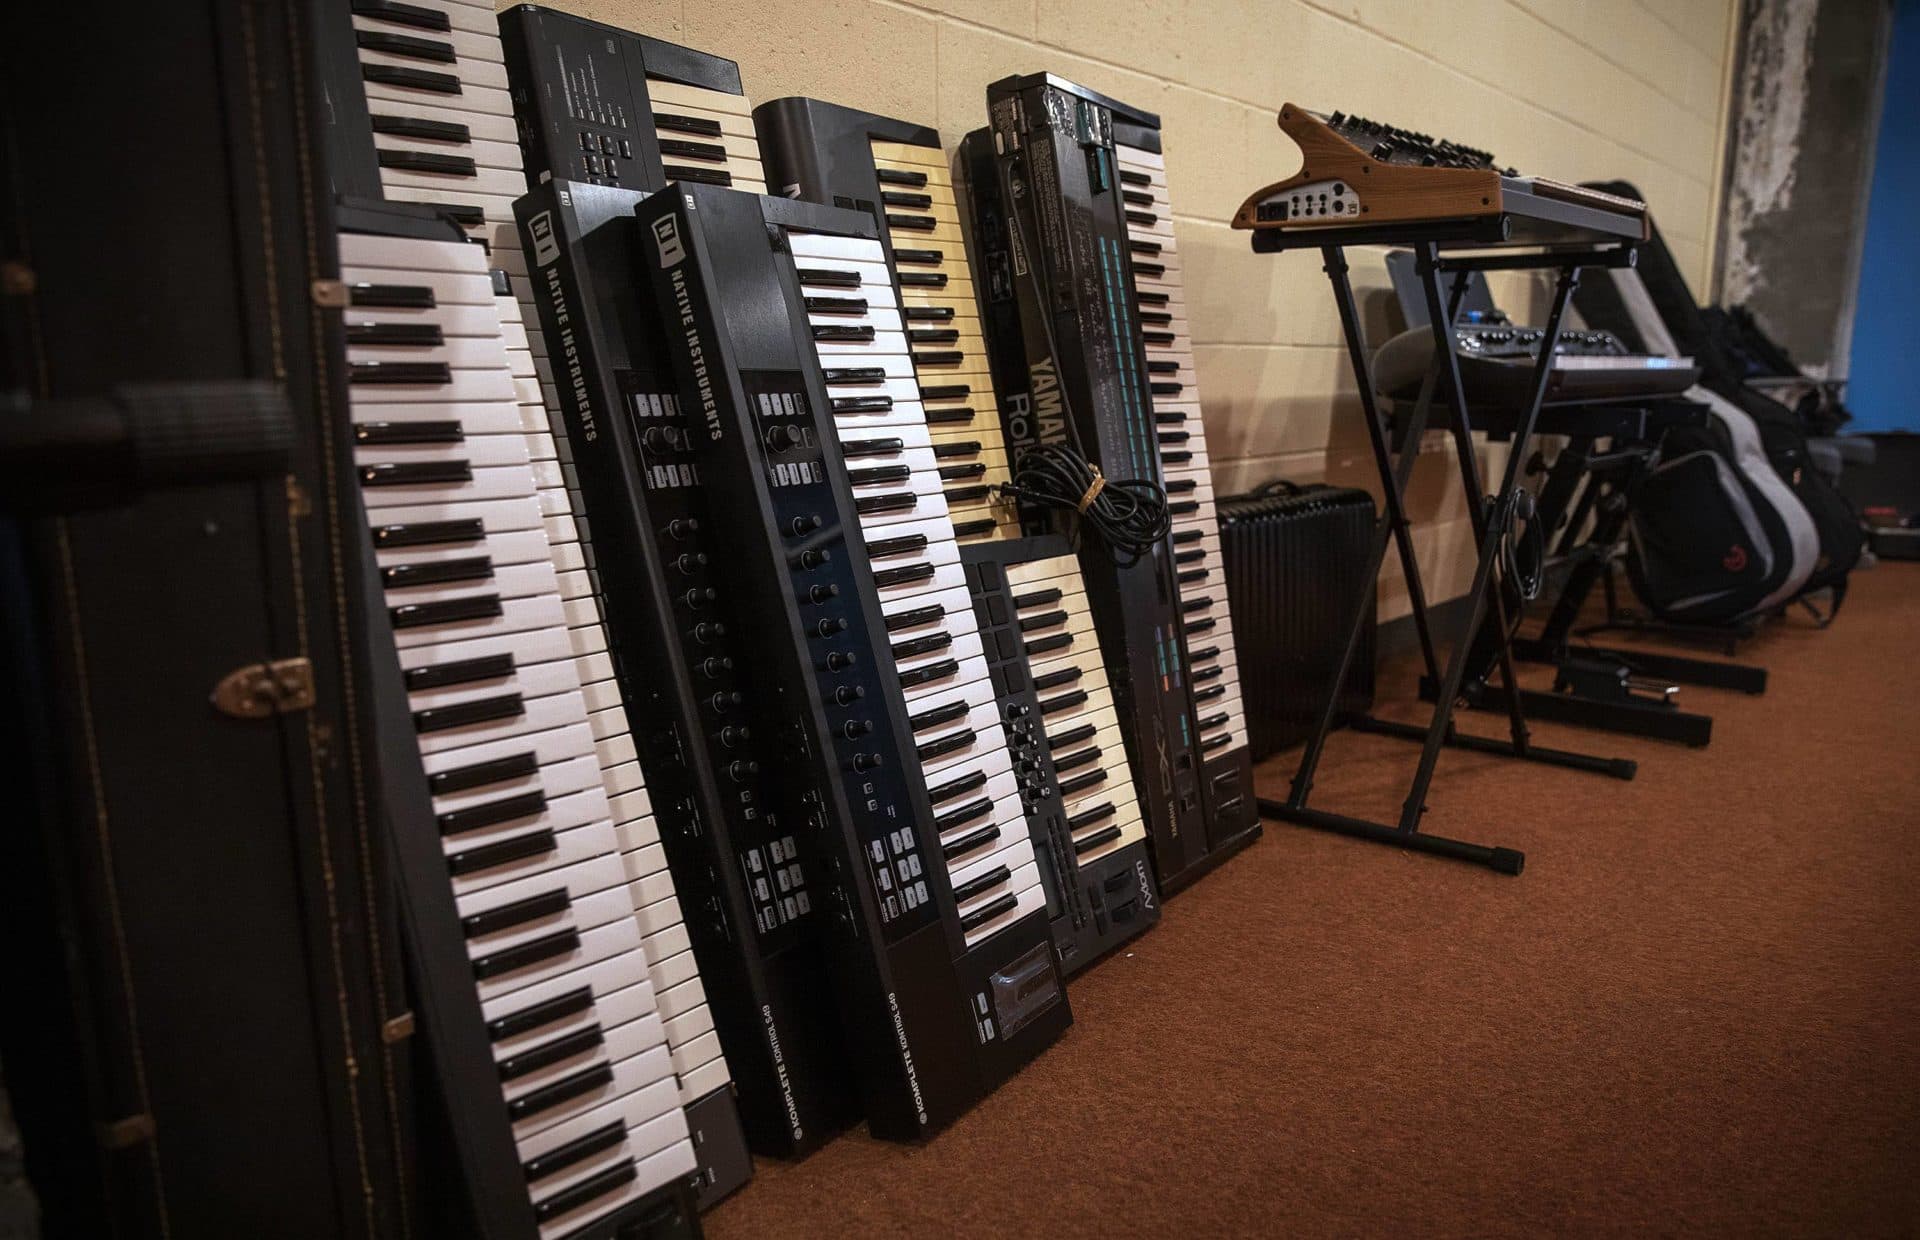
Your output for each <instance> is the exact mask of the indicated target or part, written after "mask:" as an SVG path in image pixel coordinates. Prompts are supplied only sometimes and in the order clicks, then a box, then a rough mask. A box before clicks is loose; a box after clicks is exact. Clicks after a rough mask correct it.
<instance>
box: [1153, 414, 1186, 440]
mask: <svg viewBox="0 0 1920 1240" xmlns="http://www.w3.org/2000/svg"><path fill="white" fill-rule="evenodd" d="M1181 420H1182V421H1185V420H1186V419H1184V418H1182V419H1181ZM1159 437H1160V442H1161V443H1185V442H1187V440H1189V439H1191V438H1193V432H1192V431H1160V432H1159Z"/></svg>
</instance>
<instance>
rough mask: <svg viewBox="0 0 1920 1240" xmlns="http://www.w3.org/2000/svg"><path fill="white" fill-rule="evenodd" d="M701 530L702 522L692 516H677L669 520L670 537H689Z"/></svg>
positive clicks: (668, 532) (668, 533)
mask: <svg viewBox="0 0 1920 1240" xmlns="http://www.w3.org/2000/svg"><path fill="white" fill-rule="evenodd" d="M699 532H700V523H699V522H698V521H695V520H694V519H693V518H692V517H675V518H674V519H673V520H671V521H669V522H667V537H668V538H688V537H691V536H692V535H694V534H698V533H699Z"/></svg>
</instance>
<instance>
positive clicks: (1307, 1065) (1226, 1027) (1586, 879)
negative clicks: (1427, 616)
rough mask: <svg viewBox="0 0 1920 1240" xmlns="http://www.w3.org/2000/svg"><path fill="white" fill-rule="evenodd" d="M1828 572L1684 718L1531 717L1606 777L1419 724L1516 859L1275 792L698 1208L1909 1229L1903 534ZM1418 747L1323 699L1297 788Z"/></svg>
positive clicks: (1354, 1229)
mask: <svg viewBox="0 0 1920 1240" xmlns="http://www.w3.org/2000/svg"><path fill="white" fill-rule="evenodd" d="M1855 582H1856V585H1855V589H1854V597H1853V598H1852V599H1850V600H1849V601H1848V604H1847V607H1846V609H1845V610H1844V611H1843V612H1842V614H1841V616H1840V618H1839V620H1838V621H1837V622H1836V624H1835V625H1834V627H1833V628H1832V629H1831V630H1829V631H1827V632H1815V631H1813V630H1812V629H1811V628H1810V627H1809V626H1807V625H1806V624H1805V623H1804V622H1803V621H1799V620H1793V621H1789V622H1787V623H1784V624H1775V625H1772V626H1770V627H1769V628H1768V629H1767V630H1766V631H1765V632H1764V633H1763V634H1762V635H1761V636H1760V637H1759V638H1757V639H1756V640H1755V641H1753V642H1752V643H1750V644H1748V645H1747V646H1746V647H1744V648H1743V649H1742V651H1741V656H1740V657H1741V658H1743V659H1745V660H1749V661H1753V662H1759V663H1763V664H1765V665H1767V666H1768V667H1770V669H1771V682H1770V687H1769V689H1768V692H1767V693H1766V695H1765V696H1763V697H1754V698H1749V697H1744V696H1741V695H1736V694H1730V693H1724V692H1714V691H1710V690H1702V689H1689V690H1686V691H1684V693H1683V701H1684V702H1685V704H1686V705H1688V706H1689V707H1691V708H1692V709H1696V710H1703V711H1707V712H1709V713H1712V714H1713V715H1715V716H1716V718H1717V723H1716V725H1715V736H1714V741H1713V744H1712V746H1711V747H1710V748H1708V749H1705V750H1690V749H1685V748H1681V747H1678V746H1672V745H1664V744H1660V743H1656V742H1642V741H1635V740H1631V739H1627V738H1621V737H1613V736H1608V735H1605V734H1602V733H1594V732H1585V731H1580V730H1576V729H1569V728H1556V727H1552V726H1541V727H1540V728H1539V729H1538V733H1539V735H1540V737H1541V739H1542V740H1543V741H1544V742H1545V743H1547V744H1552V745H1559V746H1563V747H1567V748H1585V749H1588V750H1590V751H1593V752H1601V753H1608V754H1618V755H1623V756H1629V757H1634V758H1638V759H1639V760H1640V763H1641V767H1640V777H1639V779H1638V780H1637V781H1635V782H1633V783H1620V782H1617V781H1614V780H1610V779H1605V778H1601V777H1596V776H1589V775H1583V774H1578V773H1573V772H1566V771H1555V770H1549V769H1544V768H1539V767H1532V766H1529V765H1527V764H1524V763H1516V762H1511V761H1506V760H1502V759H1498V758H1491V757H1481V756H1476V755H1471V754H1462V753H1457V752H1454V753H1449V754H1447V755H1446V756H1445V757H1444V759H1443V761H1442V763H1441V768H1440V777H1439V779H1438V780H1437V781H1436V783H1435V786H1434V792H1433V795H1432V796H1431V797H1430V799H1429V805H1430V806H1431V810H1430V812H1429V814H1428V816H1427V820H1428V825H1429V826H1430V828H1431V829H1433V830H1434V831H1436V832H1439V833H1442V834H1454V835H1458V836H1460V837H1462V838H1467V839H1472V840H1476V841H1479V842H1485V843H1497V844H1504V845H1507V846H1510V847H1515V848H1520V849H1523V850H1525V852H1526V854H1527V870H1526V873H1525V875H1524V876H1522V877H1520V878H1517V879H1510V878H1504V877H1501V876H1498V875H1495V874H1492V873H1491V872H1488V871H1485V870H1481V869H1477V868H1474V867H1470V866H1464V865H1459V864H1456V863H1453V862H1448V861H1442V860H1437V859H1433V858H1426V857H1415V856H1412V855H1408V854H1404V853H1401V852H1399V851H1398V850H1394V849H1388V848H1382V847H1380V846H1377V845H1372V844H1364V843H1360V842H1357V841H1351V840H1346V839H1341V838H1336V837H1333V836H1329V835H1324V834H1321V833H1318V832H1312V831H1306V830H1301V829H1299V828H1295V827H1290V826H1286V825H1284V824H1269V825H1268V827H1267V834H1266V837H1265V838H1264V839H1262V840H1261V841H1260V842H1259V843H1257V844H1255V845H1254V846H1253V847H1252V848H1251V849H1249V850H1248V851H1246V852H1245V853H1243V854H1242V855H1241V856H1239V857H1238V858H1236V859H1234V860H1233V861H1231V862H1230V863H1228V864H1227V865H1226V866H1225V867H1223V868H1222V869H1221V870H1219V871H1218V872H1216V873H1215V874H1214V875H1212V876H1211V877H1209V878H1207V879H1204V880H1202V882H1201V883H1200V884H1199V885H1198V886H1197V887H1195V888H1194V889H1192V890H1191V891H1189V892H1187V893H1185V894H1183V895H1180V896H1178V897H1176V898H1175V899H1174V901H1173V902H1172V903H1171V904H1170V905H1169V906H1168V908H1167V911H1166V916H1165V919H1164V920H1163V921H1162V923H1161V925H1160V926H1159V927H1158V928H1157V929H1156V930H1155V931H1153V932H1151V933H1150V934H1148V935H1146V936H1144V937H1143V938H1141V939H1139V940H1137V941H1136V943H1135V945H1134V947H1133V949H1132V950H1131V951H1128V952H1122V953H1118V954H1116V955H1114V956H1113V957H1111V958H1109V959H1108V960H1106V961H1104V962H1102V963H1101V964H1099V965H1097V966H1095V967H1094V969H1093V970H1092V971H1091V972H1090V973H1089V974H1088V975H1087V976H1085V977H1084V978H1082V979H1079V980H1078V981H1077V982H1076V984H1075V986H1074V989H1073V991H1072V1001H1073V1007H1074V1012H1075V1016H1076V1021H1075V1024H1074V1027H1073V1028H1072V1030H1070V1031H1069V1033H1068V1034H1067V1036H1066V1037H1065V1038H1064V1039H1063V1040H1062V1041H1061V1042H1060V1043H1059V1044H1058V1045H1056V1046H1055V1047H1053V1048H1052V1049H1051V1050H1049V1051H1048V1052H1047V1053H1046V1054H1045V1055H1044V1056H1042V1057H1041V1059H1040V1060H1039V1061H1038V1062H1036V1063H1034V1064H1033V1065H1032V1066H1031V1067H1029V1068H1028V1069H1027V1070H1026V1071H1025V1072H1024V1073H1022V1074H1021V1075H1020V1076H1019V1077H1018V1078H1017V1079H1015V1080H1014V1081H1012V1082H1011V1083H1009V1084H1008V1085H1007V1086H1005V1087H1004V1088H1002V1089H1001V1090H1000V1091H999V1092H998V1093H997V1094H995V1095H994V1096H993V1097H991V1098H989V1099H988V1100H987V1101H986V1102H985V1103H983V1104H982V1105H981V1106H979V1107H978V1108H977V1109H976V1110H974V1111H973V1112H972V1113H971V1114H969V1115H968V1116H966V1117H965V1118H964V1119H962V1120H961V1121H960V1122H959V1123H958V1124H956V1125H955V1126H954V1127H953V1128H951V1129H950V1130H948V1131H947V1132H946V1133H944V1134H942V1135H941V1136H940V1137H939V1138H937V1139H936V1140H934V1141H933V1142H931V1143H930V1144H929V1145H927V1146H925V1147H924V1148H902V1147H899V1146H893V1145H885V1144H880V1143H876V1142H874V1141H873V1140H871V1139H870V1138H868V1137H867V1136H866V1134H865V1133H864V1132H856V1133H853V1134H851V1135H849V1136H847V1137H844V1138H842V1139H841V1140H839V1141H836V1142H834V1143H833V1144H832V1145H830V1146H829V1147H827V1148H826V1149H824V1150H822V1151H821V1152H819V1153H817V1154H815V1155H814V1156H813V1157H811V1158H809V1159H806V1160H805V1161H803V1162H800V1163H798V1164H793V1165H782V1164H778V1163H769V1162H762V1164H761V1165H760V1167H759V1170H758V1173H757V1176H756V1179H755V1181H754V1182H753V1183H752V1184H750V1185H749V1186H748V1187H747V1188H746V1189H745V1190H743V1191H742V1192H741V1193H739V1194H737V1195H736V1196H735V1197H734V1198H733V1199H732V1200H731V1201H728V1202H726V1203H724V1204H723V1205H722V1206H721V1207H720V1208H718V1209H717V1210H715V1211H714V1212H713V1213H712V1214H711V1215H709V1216H708V1220H707V1226H708V1232H709V1235H711V1236H713V1237H716V1238H717V1240H730V1238H732V1237H752V1238H754V1240H772V1238H776V1237H787V1236H809V1237H811V1236H823V1235H840V1234H846V1235H878V1236H893V1235H907V1234H913V1235H916V1236H920V1237H926V1236H948V1235H955V1236H966V1237H972V1236H1027V1235H1035V1236H1038V1235H1048V1236H1101V1237H1115V1236H1141V1235H1169V1234H1178V1235H1191V1234H1234V1235H1281V1234H1284V1235H1312V1236H1319V1235H1380V1234H1390V1233H1402V1234H1413V1235H1422V1236H1426V1235H1437V1236H1493V1235H1540V1234H1561V1235H1608V1234H1620V1233H1625V1232H1640V1233H1649V1232H1650V1233H1655V1234H1676V1233H1687V1234H1713V1235H1739V1236H1752V1235H1809V1234H1816V1235H1846V1236H1864V1235H1916V1234H1920V831H1917V830H1916V829H1917V828H1920V566H1914V565H1909V564H1885V565H1882V566H1880V567H1878V568H1876V569H1874V570H1872V571H1870V572H1863V573H1860V574H1857V575H1856V577H1855ZM1409 673H1410V669H1409V668H1407V667H1404V666H1401V665H1398V664H1396V665H1395V667H1394V668H1392V669H1390V671H1389V674H1388V676H1387V677H1386V681H1387V688H1386V692H1385V695H1384V696H1385V700H1386V701H1387V702H1388V703H1390V705H1388V706H1386V707H1383V713H1387V714H1393V715H1396V716H1398V717H1403V718H1414V717H1416V715H1417V708H1416V707H1412V706H1410V705H1408V703H1409V699H1410V696H1411V684H1412V682H1411V679H1410V674H1409ZM1469 722H1470V725H1471V726H1472V727H1474V728H1475V729H1477V730H1480V731H1483V732H1488V733H1491V732H1494V731H1495V730H1496V727H1497V723H1498V721H1497V720H1496V719H1494V718H1492V717H1489V716H1478V717H1476V718H1474V719H1472V720H1470V721H1469ZM1414 754H1415V749H1414V747H1413V746H1412V745H1409V744H1406V743H1404V742H1399V741H1393V740H1387V739H1383V738H1376V737H1363V736H1355V735H1349V734H1342V735H1340V736H1339V737H1338V738H1336V740H1335V742H1334V744H1333V745H1332V746H1331V747H1330V749H1329V761H1328V763H1327V764H1326V766H1325V767H1324V768H1323V772H1322V775H1321V778H1320V781H1319V785H1318V787H1317V788H1316V792H1315V803H1316V804H1319V805H1322V806H1325V807H1327V808H1338V809H1344V810H1347V811H1348V812H1357V813H1366V814H1369V815H1372V816H1375V817H1381V816H1391V815H1392V814H1393V812H1394V811H1395V809H1396V807H1397V805H1398V803H1399V801H1400V799H1401V797H1402V796H1403V795H1404V781H1405V779H1406V778H1407V776H1408V775H1410V773H1411V762H1412V759H1413V757H1414ZM1292 764H1293V757H1292V755H1282V756H1281V757H1280V758H1279V759H1278V760H1277V761H1275V762H1269V763H1268V764H1267V765H1266V766H1265V767H1264V768H1263V769H1262V770H1261V772H1260V782H1261V785H1262V788H1263V790H1264V791H1266V792H1268V793H1271V794H1273V795H1276V796H1277V795H1283V794H1284V791H1285V787H1286V782H1287V778H1288V776H1289V775H1290V774H1291V773H1292Z"/></svg>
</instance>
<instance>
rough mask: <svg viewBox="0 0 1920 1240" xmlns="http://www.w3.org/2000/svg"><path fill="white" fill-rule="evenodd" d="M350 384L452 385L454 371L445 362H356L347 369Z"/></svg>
mask: <svg viewBox="0 0 1920 1240" xmlns="http://www.w3.org/2000/svg"><path fill="white" fill-rule="evenodd" d="M347 382H349V383H451V382H453V369H452V368H451V367H449V366H448V365H447V364H446V363H445V362H354V363H352V364H351V365H349V366H348V367H347Z"/></svg>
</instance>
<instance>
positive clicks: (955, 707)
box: [907, 699, 972, 732]
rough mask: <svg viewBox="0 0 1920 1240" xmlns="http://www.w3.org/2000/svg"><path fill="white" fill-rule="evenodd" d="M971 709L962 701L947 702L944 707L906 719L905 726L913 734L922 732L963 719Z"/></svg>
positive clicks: (937, 707)
mask: <svg viewBox="0 0 1920 1240" xmlns="http://www.w3.org/2000/svg"><path fill="white" fill-rule="evenodd" d="M970 709H972V708H971V707H969V706H968V705H967V703H966V701H965V700H964V699H962V700H961V701H958V702H948V703H947V704H946V705H945V706H936V707H934V708H933V709H932V710H926V711H921V712H920V713H919V714H917V715H909V716H908V717H907V726H908V727H909V728H912V729H913V730H914V731H915V732H924V731H926V730H927V729H928V728H937V727H939V726H940V725H941V724H943V723H952V722H953V721H954V720H955V719H964V718H965V717H966V715H967V711H968V710H970Z"/></svg>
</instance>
